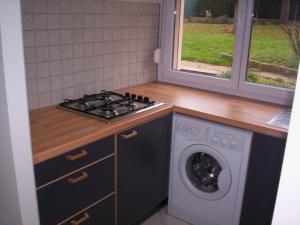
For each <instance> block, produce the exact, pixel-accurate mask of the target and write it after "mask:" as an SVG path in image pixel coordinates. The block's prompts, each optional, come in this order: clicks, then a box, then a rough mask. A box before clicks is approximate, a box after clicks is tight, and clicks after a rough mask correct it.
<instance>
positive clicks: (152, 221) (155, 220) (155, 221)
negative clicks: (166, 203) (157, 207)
mask: <svg viewBox="0 0 300 225" xmlns="http://www.w3.org/2000/svg"><path fill="white" fill-rule="evenodd" d="M141 225H163V223H162V219H161V216H160V213H159V212H157V213H155V214H154V215H153V216H151V217H150V218H149V219H148V220H146V221H145V222H144V223H142V224H141Z"/></svg>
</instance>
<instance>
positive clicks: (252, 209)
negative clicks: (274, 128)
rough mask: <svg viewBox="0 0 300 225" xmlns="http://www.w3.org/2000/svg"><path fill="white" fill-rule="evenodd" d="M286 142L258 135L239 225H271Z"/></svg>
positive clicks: (252, 153) (255, 140) (254, 144)
mask: <svg viewBox="0 0 300 225" xmlns="http://www.w3.org/2000/svg"><path fill="white" fill-rule="evenodd" d="M285 144H286V139H279V138H274V137H270V136H266V135H262V134H257V133H255V134H254V136H253V140H252V147H251V155H250V160H249V166H248V174H247V181H246V188H245V195H244V203H243V208H242V215H241V221H240V225H253V224H255V225H271V224H272V218H273V211H274V207H275V202H276V196H277V189H278V185H279V180H280V174H281V167H282V161H283V156H284V150H285Z"/></svg>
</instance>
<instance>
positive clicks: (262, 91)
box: [158, 0, 294, 105]
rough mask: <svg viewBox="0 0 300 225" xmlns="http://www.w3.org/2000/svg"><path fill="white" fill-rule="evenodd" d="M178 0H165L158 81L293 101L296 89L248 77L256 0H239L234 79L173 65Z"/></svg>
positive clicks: (265, 99) (267, 99)
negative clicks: (267, 83) (276, 85)
mask: <svg viewBox="0 0 300 225" xmlns="http://www.w3.org/2000/svg"><path fill="white" fill-rule="evenodd" d="M176 1H177V0H167V1H162V10H161V13H162V15H161V43H160V48H161V49H162V51H161V62H160V63H159V65H158V80H159V81H162V82H167V83H173V84H178V85H184V86H189V87H193V88H199V89H203V90H208V91H214V92H220V93H224V94H229V95H236V96H241V97H246V98H250V99H255V100H259V101H265V102H271V103H277V104H282V105H291V104H292V100H293V95H294V89H288V88H281V87H274V86H267V85H261V84H255V83H249V82H247V81H246V76H247V64H248V55H249V50H250V41H251V30H252V11H253V6H254V1H255V0H239V6H238V15H236V16H237V28H236V37H235V50H234V59H233V63H232V77H231V79H223V78H218V77H214V76H209V75H206V74H204V73H203V74H201V73H197V72H192V71H183V70H174V69H173V54H174V44H173V43H174V39H175V18H176V16H175V15H174V14H175V13H174V12H175V11H176Z"/></svg>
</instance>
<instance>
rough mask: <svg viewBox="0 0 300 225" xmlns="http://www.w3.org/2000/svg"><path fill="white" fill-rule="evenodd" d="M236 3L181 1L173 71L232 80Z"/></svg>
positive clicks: (232, 0) (178, 5) (178, 11)
mask: <svg viewBox="0 0 300 225" xmlns="http://www.w3.org/2000/svg"><path fill="white" fill-rule="evenodd" d="M236 7H237V2H236V1H234V0H177V2H176V12H177V13H176V22H175V39H174V40H175V41H174V54H173V69H176V70H188V71H193V72H199V73H201V74H205V75H210V76H215V77H221V78H227V79H228V78H231V73H232V61H233V54H234V44H235V30H236V23H235V9H236Z"/></svg>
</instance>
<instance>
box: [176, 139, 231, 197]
mask: <svg viewBox="0 0 300 225" xmlns="http://www.w3.org/2000/svg"><path fill="white" fill-rule="evenodd" d="M178 165H179V168H178V169H179V174H180V176H181V179H182V182H183V183H184V185H185V186H186V188H187V189H188V190H189V191H190V192H191V193H192V194H194V195H196V196H197V197H198V198H201V199H205V200H211V201H213V200H218V199H221V198H223V197H224V196H225V195H226V194H227V193H228V191H229V189H230V186H231V180H232V178H231V172H230V168H229V166H228V164H227V162H226V161H225V159H224V158H223V157H222V155H220V154H219V153H218V152H217V151H216V150H215V149H214V148H212V147H210V146H207V145H201V144H197V145H191V146H189V147H187V148H186V149H184V151H183V152H182V153H181V155H180V157H179V164H178Z"/></svg>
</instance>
